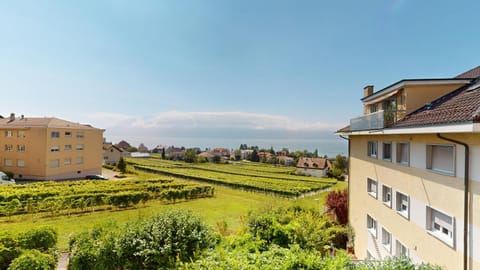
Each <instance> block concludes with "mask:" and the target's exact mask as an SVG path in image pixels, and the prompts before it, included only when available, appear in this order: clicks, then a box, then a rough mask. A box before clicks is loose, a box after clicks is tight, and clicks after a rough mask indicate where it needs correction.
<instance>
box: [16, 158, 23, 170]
mask: <svg viewBox="0 0 480 270" xmlns="http://www.w3.org/2000/svg"><path fill="white" fill-rule="evenodd" d="M17 167H20V168H22V167H25V160H23V159H17Z"/></svg>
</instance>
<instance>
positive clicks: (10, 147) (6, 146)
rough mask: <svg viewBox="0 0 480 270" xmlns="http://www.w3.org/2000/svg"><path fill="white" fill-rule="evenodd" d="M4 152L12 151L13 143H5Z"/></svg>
mask: <svg viewBox="0 0 480 270" xmlns="http://www.w3.org/2000/svg"><path fill="white" fill-rule="evenodd" d="M5 152H13V144H5Z"/></svg>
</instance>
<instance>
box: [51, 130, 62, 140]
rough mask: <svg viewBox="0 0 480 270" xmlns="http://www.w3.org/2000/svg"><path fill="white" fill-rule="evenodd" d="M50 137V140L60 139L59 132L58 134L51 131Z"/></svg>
mask: <svg viewBox="0 0 480 270" xmlns="http://www.w3.org/2000/svg"><path fill="white" fill-rule="evenodd" d="M51 137H52V138H60V132H58V131H52V133H51Z"/></svg>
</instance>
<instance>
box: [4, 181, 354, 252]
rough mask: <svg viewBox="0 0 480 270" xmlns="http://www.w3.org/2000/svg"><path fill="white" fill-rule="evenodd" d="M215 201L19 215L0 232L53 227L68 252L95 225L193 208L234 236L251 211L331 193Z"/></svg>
mask: <svg viewBox="0 0 480 270" xmlns="http://www.w3.org/2000/svg"><path fill="white" fill-rule="evenodd" d="M344 188H346V183H345V182H338V183H337V184H336V185H335V186H334V187H333V189H344ZM215 189H216V195H215V197H214V198H204V199H196V200H191V201H187V202H179V203H175V204H162V203H161V202H159V201H149V202H147V204H146V205H144V206H143V205H142V204H139V205H138V208H133V209H129V210H122V211H119V210H104V211H97V212H93V213H92V212H88V213H83V214H76V215H71V216H65V215H63V216H57V217H45V216H41V215H40V216H38V217H36V218H34V217H33V216H32V215H31V214H25V215H17V216H13V217H11V218H6V217H3V218H1V219H0V231H11V232H20V231H25V230H28V229H30V228H32V227H36V226H52V227H54V228H56V229H57V230H58V233H59V242H58V248H59V249H60V250H61V251H64V250H67V249H68V241H69V238H70V237H71V235H73V234H75V233H79V232H81V231H85V230H88V229H90V228H92V227H94V226H95V225H101V224H104V223H106V222H111V221H113V222H117V223H118V224H124V223H126V222H128V221H133V220H136V219H139V218H145V217H148V216H150V215H153V214H155V213H159V212H161V211H164V210H165V209H169V208H183V209H189V210H191V211H192V212H193V213H195V214H197V215H199V216H200V217H202V218H203V219H204V220H205V222H207V223H208V224H209V225H210V226H211V227H212V228H213V229H216V223H217V222H219V221H225V222H226V223H227V224H228V230H229V231H230V232H232V233H234V232H236V231H237V230H239V229H241V228H242V222H241V220H242V217H245V216H247V215H248V212H249V211H255V210H259V209H262V208H268V207H280V206H292V205H298V206H302V207H306V208H314V209H316V208H318V209H322V207H323V204H324V202H325V198H326V194H327V192H323V193H319V194H316V195H313V196H308V197H305V198H301V199H297V200H293V199H288V198H284V197H279V196H274V195H270V194H262V193H256V192H245V191H241V190H237V189H230V188H227V187H222V186H216V187H215Z"/></svg>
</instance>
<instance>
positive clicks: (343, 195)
mask: <svg viewBox="0 0 480 270" xmlns="http://www.w3.org/2000/svg"><path fill="white" fill-rule="evenodd" d="M325 205H326V206H327V211H328V212H329V213H332V214H335V216H336V218H337V221H338V223H340V224H342V225H345V224H347V223H348V191H347V190H342V191H340V190H339V191H331V192H330V193H328V195H327V201H326V202H325Z"/></svg>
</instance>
